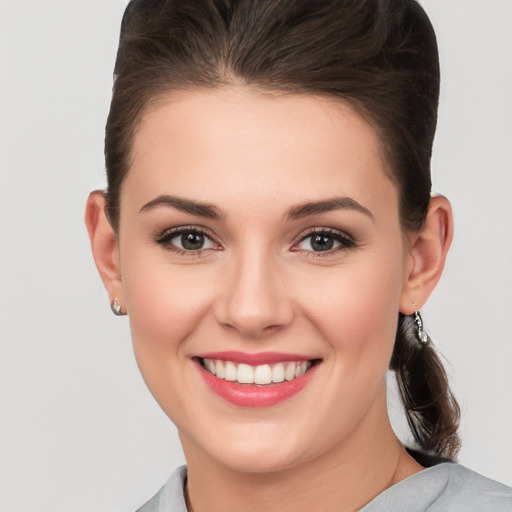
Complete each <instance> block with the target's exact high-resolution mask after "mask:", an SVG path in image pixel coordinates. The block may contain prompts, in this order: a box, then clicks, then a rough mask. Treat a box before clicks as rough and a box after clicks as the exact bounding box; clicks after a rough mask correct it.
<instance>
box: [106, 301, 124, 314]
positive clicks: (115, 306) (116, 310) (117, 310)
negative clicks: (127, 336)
mask: <svg viewBox="0 0 512 512" xmlns="http://www.w3.org/2000/svg"><path fill="white" fill-rule="evenodd" d="M110 309H112V313H114V315H116V316H123V315H126V313H123V311H122V309H121V305H120V304H119V303H118V302H117V297H115V298H114V302H112V304H110Z"/></svg>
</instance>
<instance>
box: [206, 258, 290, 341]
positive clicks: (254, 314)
mask: <svg viewBox="0 0 512 512" xmlns="http://www.w3.org/2000/svg"><path fill="white" fill-rule="evenodd" d="M230 263H231V265H230V267H229V268H227V269H226V273H227V274H228V277H225V279H224V280H223V283H222V285H220V290H219V292H220V293H219V295H218V300H217V301H216V304H215V318H216V320H217V322H218V323H219V324H221V325H222V326H223V327H225V328H228V329H231V330H234V331H236V332H237V333H238V334H239V335H241V336H243V337H245V338H252V339H261V338H264V337H265V336H268V335H269V334H271V333H273V332H276V331H279V330H281V329H284V328H285V327H287V326H288V325H289V324H290V323H291V321H292V318H293V304H292V301H291V300H290V299H289V297H287V293H286V289H287V287H286V282H285V278H284V272H283V269H282V268H281V267H280V266H279V265H278V263H277V262H276V261H275V259H274V258H273V257H270V256H269V255H268V253H267V254H265V253H262V254H260V255H255V254H254V253H253V254H252V255H250V256H248V257H244V256H243V255H240V257H239V258H237V259H236V260H235V261H231V262H230Z"/></svg>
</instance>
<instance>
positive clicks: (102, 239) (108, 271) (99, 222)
mask: <svg viewBox="0 0 512 512" xmlns="http://www.w3.org/2000/svg"><path fill="white" fill-rule="evenodd" d="M105 204H106V203H105V195H104V193H103V192H102V191H99V190H96V191H94V192H91V194H89V198H88V199H87V205H86V209H85V224H86V226H87V231H88V232H89V239H90V241H91V249H92V253H93V257H94V262H95V263H96V267H97V269H98V272H99V273H100V276H101V279H102V281H103V284H104V285H105V288H106V289H107V292H108V293H109V296H110V301H111V302H112V301H113V300H114V298H116V297H117V298H118V300H120V301H123V302H124V300H123V286H122V279H121V269H120V264H119V248H118V244H117V238H116V234H115V232H114V230H113V228H112V226H111V225H110V223H109V221H108V218H107V215H106V212H105Z"/></svg>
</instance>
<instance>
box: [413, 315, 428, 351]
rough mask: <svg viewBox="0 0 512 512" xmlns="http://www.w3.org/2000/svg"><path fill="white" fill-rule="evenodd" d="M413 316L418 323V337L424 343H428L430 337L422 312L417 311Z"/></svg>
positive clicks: (416, 323)
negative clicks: (424, 325) (424, 326)
mask: <svg viewBox="0 0 512 512" xmlns="http://www.w3.org/2000/svg"><path fill="white" fill-rule="evenodd" d="M413 316H414V323H415V325H416V338H417V340H418V341H419V342H420V343H421V344H422V345H426V344H427V343H428V342H429V337H428V334H427V333H426V332H425V329H424V328H423V319H422V318H421V315H420V312H419V311H415V312H414V315H413Z"/></svg>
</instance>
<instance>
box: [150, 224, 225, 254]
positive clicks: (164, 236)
mask: <svg viewBox="0 0 512 512" xmlns="http://www.w3.org/2000/svg"><path fill="white" fill-rule="evenodd" d="M190 232H195V233H199V234H201V235H204V236H205V237H206V238H208V239H209V240H210V241H211V242H212V243H214V244H215V245H216V246H217V247H215V248H208V249H197V250H186V249H182V248H181V247H177V246H175V245H173V244H171V243H170V240H172V239H173V238H175V237H177V236H179V235H180V234H183V233H190ZM154 242H155V243H156V244H158V245H161V246H162V247H163V248H164V249H166V250H168V251H171V252H174V253H177V254H180V255H186V256H189V257H199V256H201V255H204V256H206V255H207V253H208V252H209V251H212V250H221V249H222V246H221V244H220V243H219V242H218V241H217V237H216V236H215V235H214V234H213V233H212V232H211V231H210V230H209V229H208V228H205V227H203V226H197V225H186V226H176V227H172V228H167V229H164V230H163V231H159V232H158V234H156V235H155V237H154Z"/></svg>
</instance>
